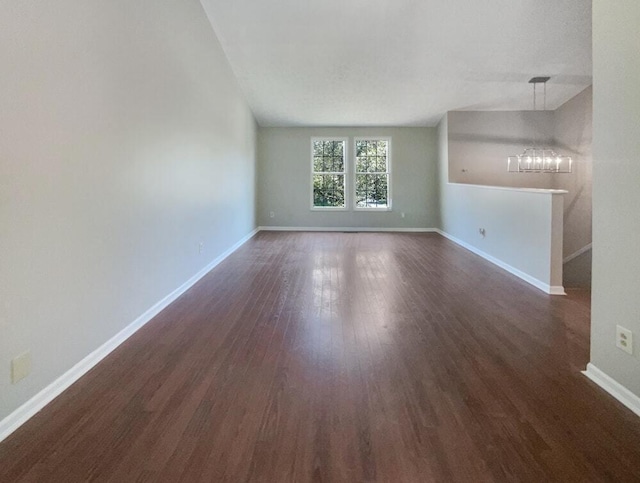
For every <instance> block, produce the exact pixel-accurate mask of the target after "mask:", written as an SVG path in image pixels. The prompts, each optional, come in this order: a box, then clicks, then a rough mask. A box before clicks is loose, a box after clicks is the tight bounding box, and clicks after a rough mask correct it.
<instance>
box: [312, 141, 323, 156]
mask: <svg viewBox="0 0 640 483" xmlns="http://www.w3.org/2000/svg"><path fill="white" fill-rule="evenodd" d="M318 156H322V141H313V157H314V158H317V157H318Z"/></svg>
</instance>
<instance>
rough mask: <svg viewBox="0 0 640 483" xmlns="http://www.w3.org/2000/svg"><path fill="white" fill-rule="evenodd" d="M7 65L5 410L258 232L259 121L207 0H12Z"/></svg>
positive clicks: (1, 24) (2, 289)
mask: <svg viewBox="0 0 640 483" xmlns="http://www.w3.org/2000/svg"><path fill="white" fill-rule="evenodd" d="M0 64H1V65H2V68H1V69H0V112H1V114H0V132H1V133H2V134H1V135H0V253H1V255H0V264H1V265H0V334H1V335H0V420H1V419H2V418H3V417H5V416H7V415H8V414H9V413H10V412H11V411H13V410H14V409H16V408H17V407H18V406H19V405H21V404H22V403H24V402H25V401H26V400H28V399H29V398H30V397H32V396H33V395H34V394H35V393H37V392H38V391H39V390H41V389H42V388H43V387H45V386H46V385H48V384H49V383H51V382H52V381H53V380H54V379H55V378H57V377H58V376H60V375H61V374H62V373H64V372H65V371H67V370H68V369H69V368H70V367H72V366H73V365H74V364H75V363H77V362H78V361H79V360H81V359H82V358H83V357H84V356H86V355H87V354H89V353H90V352H92V351H93V350H94V349H96V348H97V347H98V346H100V345H101V344H102V343H104V342H105V341H106V340H108V339H109V338H111V337H112V336H113V335H114V334H116V333H117V332H119V331H120V330H121V329H122V328H124V327H125V326H127V325H128V324H129V323H130V322H132V321H133V320H134V319H135V318H136V317H138V316H139V315H140V314H141V313H143V312H144V311H145V310H146V309H148V308H149V307H151V306H152V305H153V304H154V303H156V302H157V301H158V300H160V299H162V298H163V297H164V296H166V295H167V294H169V293H170V292H171V291H173V290H174V289H176V288H177V287H178V286H180V285H181V284H182V283H183V282H185V281H186V280H187V279H189V278H190V277H191V276H192V275H194V274H195V273H196V272H198V271H199V270H200V269H201V268H203V267H204V266H206V265H207V264H208V262H210V261H211V260H213V259H214V258H216V257H217V256H218V255H220V254H221V253H222V252H223V251H225V250H226V249H228V248H229V247H230V246H232V245H233V244H234V243H235V242H237V241H238V240H239V239H241V238H242V237H244V236H245V235H247V234H248V233H249V232H251V231H252V229H253V228H254V226H255V219H254V184H255V173H254V171H255V146H256V139H255V137H256V125H255V122H254V119H253V116H252V114H251V112H250V110H249V108H248V106H247V103H246V102H245V100H244V97H243V95H242V94H241V93H240V91H239V89H238V86H237V83H236V80H235V78H234V76H233V74H232V72H231V69H230V67H229V66H228V63H227V61H226V58H225V56H224V54H223V52H222V50H221V48H220V45H219V44H218V41H217V39H216V38H215V34H214V32H213V30H212V28H211V26H210V24H209V22H208V20H207V17H206V15H205V13H204V11H203V10H202V7H201V5H200V3H199V2H198V1H197V0H183V1H180V2H175V1H170V0H139V1H135V2H131V1H125V0H112V1H109V2H78V1H71V0H58V1H55V2H37V1H33V0H24V1H14V2H2V3H0ZM201 241H202V242H204V252H203V253H202V254H201V255H199V254H198V244H199V243H200V242H201ZM27 350H29V351H31V354H32V357H33V372H32V374H31V375H30V376H28V377H27V378H26V379H24V380H22V381H21V382H19V383H18V384H15V385H12V384H11V382H10V377H9V367H10V361H11V359H12V358H13V357H15V356H16V355H18V354H20V353H22V352H24V351H27Z"/></svg>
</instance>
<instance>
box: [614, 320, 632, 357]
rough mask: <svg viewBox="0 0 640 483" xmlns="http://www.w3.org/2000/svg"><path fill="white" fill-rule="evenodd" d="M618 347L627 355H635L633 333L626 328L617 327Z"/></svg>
mask: <svg viewBox="0 0 640 483" xmlns="http://www.w3.org/2000/svg"><path fill="white" fill-rule="evenodd" d="M616 347H617V348H618V349H622V350H623V351H625V352H626V353H627V354H630V355H633V332H631V331H630V330H629V329H627V328H625V327H622V326H620V325H616Z"/></svg>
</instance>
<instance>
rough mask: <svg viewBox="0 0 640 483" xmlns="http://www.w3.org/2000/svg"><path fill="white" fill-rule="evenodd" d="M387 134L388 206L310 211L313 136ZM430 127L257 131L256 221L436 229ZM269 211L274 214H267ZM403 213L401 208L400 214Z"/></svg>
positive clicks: (434, 145) (434, 160)
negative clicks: (377, 208)
mask: <svg viewBox="0 0 640 483" xmlns="http://www.w3.org/2000/svg"><path fill="white" fill-rule="evenodd" d="M331 136H335V137H346V138H348V140H349V141H348V142H349V146H348V149H349V152H352V150H353V139H354V137H358V136H390V137H391V138H392V141H391V154H392V158H391V196H392V200H393V204H392V208H393V209H392V211H381V212H371V211H354V210H353V208H352V207H349V208H348V209H347V210H346V211H316V210H311V138H312V137H331ZM436 163H437V140H436V130H435V129H434V128H420V127H393V128H380V127H376V128H373V127H371V128H367V127H341V128H327V127H317V128H306V127H305V128H298V127H294V128H279V127H265V128H262V127H261V128H259V130H258V173H259V174H258V179H259V186H258V223H259V225H260V226H265V227H269V226H271V227H290V228H305V227H307V228H308V227H314V228H318V227H319V228H334V227H337V228H341V227H342V228H390V229H394V228H395V229H411V228H417V229H421V228H434V227H436V226H437V223H438V198H437V196H438V195H437V184H438V183H437V179H436V178H437V166H436ZM352 179H353V178H352V177H351V176H348V177H347V182H348V183H349V184H350V183H352ZM271 212H273V214H274V216H273V218H271V217H270V213H271ZM401 213H405V217H404V218H402V216H401Z"/></svg>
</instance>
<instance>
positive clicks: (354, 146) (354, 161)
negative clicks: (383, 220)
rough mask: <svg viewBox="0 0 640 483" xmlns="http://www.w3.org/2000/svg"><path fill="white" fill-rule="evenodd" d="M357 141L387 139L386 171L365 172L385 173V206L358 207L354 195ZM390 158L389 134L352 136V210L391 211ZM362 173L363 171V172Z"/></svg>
mask: <svg viewBox="0 0 640 483" xmlns="http://www.w3.org/2000/svg"><path fill="white" fill-rule="evenodd" d="M358 141H387V171H386V172H375V173H366V174H386V175H387V177H388V178H387V206H386V207H384V208H382V207H381V208H375V207H372V206H366V207H359V206H358V197H357V196H356V182H357V179H358V174H359V173H358V172H357V171H356V168H357V156H358V153H357V150H356V145H357V143H358ZM391 159H392V143H391V136H363V137H354V138H353V156H352V160H353V162H352V164H353V168H352V169H351V171H353V182H352V183H351V187H352V190H353V210H354V211H392V208H391V207H392V197H391V186H392V183H391V180H392V176H391V166H392V164H391ZM363 174H364V173H363Z"/></svg>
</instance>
